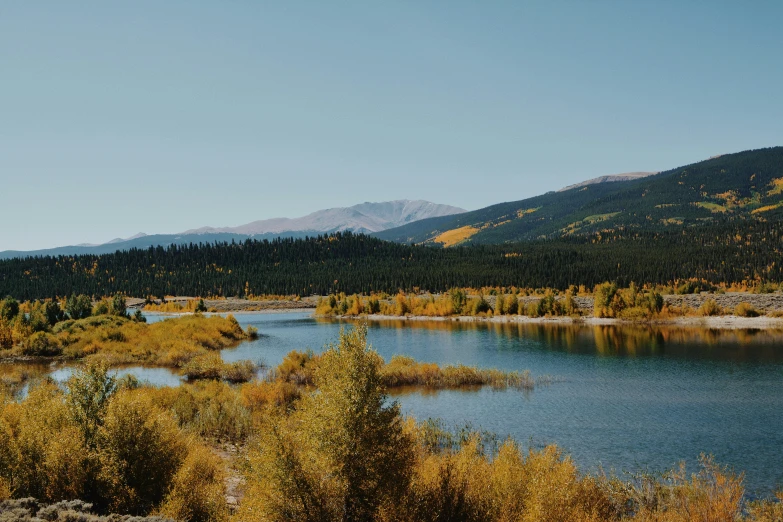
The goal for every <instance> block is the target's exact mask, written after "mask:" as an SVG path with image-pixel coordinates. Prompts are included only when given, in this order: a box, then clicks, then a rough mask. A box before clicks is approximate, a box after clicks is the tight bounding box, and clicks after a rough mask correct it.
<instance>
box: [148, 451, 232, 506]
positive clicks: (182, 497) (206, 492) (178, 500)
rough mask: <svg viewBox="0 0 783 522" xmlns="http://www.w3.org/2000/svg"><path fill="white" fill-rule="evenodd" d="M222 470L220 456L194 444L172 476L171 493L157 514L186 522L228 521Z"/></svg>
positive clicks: (223, 472)
mask: <svg viewBox="0 0 783 522" xmlns="http://www.w3.org/2000/svg"><path fill="white" fill-rule="evenodd" d="M224 479H225V470H224V465H223V462H222V461H221V459H220V457H218V456H217V455H215V454H214V453H212V452H211V451H209V450H208V449H207V448H205V447H204V446H201V445H199V444H193V445H192V447H191V448H190V451H189V452H188V456H187V457H186V458H185V461H184V462H183V463H182V466H181V467H180V468H179V470H178V471H177V474H176V475H174V480H173V484H172V488H171V492H170V493H169V494H168V496H167V498H166V501H165V502H164V504H163V506H162V507H161V509H160V514H161V515H162V516H164V517H169V518H172V519H174V520H186V521H188V522H220V521H223V520H227V519H228V509H227V506H226V499H225V496H224V493H225V485H224Z"/></svg>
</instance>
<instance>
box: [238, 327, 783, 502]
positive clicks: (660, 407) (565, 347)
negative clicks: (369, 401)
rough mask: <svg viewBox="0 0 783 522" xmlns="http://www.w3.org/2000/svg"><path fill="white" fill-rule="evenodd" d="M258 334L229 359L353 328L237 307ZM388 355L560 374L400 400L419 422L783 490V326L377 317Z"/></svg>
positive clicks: (593, 460) (617, 464)
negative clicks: (717, 469)
mask: <svg viewBox="0 0 783 522" xmlns="http://www.w3.org/2000/svg"><path fill="white" fill-rule="evenodd" d="M237 318H238V320H239V321H240V323H242V324H243V326H244V325H250V324H252V325H253V326H256V327H257V328H258V329H259V331H260V332H261V334H262V336H261V337H260V338H259V339H258V340H256V341H252V342H247V343H244V344H243V345H241V346H239V347H238V348H236V349H233V350H226V351H224V352H223V357H224V359H226V360H232V361H233V360H239V359H252V360H257V361H263V362H264V363H266V364H268V365H275V364H277V363H279V362H280V361H281V360H282V358H283V356H284V355H285V354H286V353H288V352H289V351H290V350H293V349H298V350H302V349H306V348H310V349H312V350H314V351H320V350H322V349H323V346H324V345H325V344H326V343H329V342H333V341H334V340H335V339H336V338H337V335H338V333H339V330H340V328H341V327H343V326H350V324H349V323H344V324H341V323H339V322H334V321H328V320H317V319H314V318H312V317H310V316H309V314H302V313H295V314H239V315H237ZM369 328H370V332H369V340H370V343H371V344H372V345H373V347H374V348H375V349H376V350H377V351H378V352H379V353H380V354H381V355H382V356H383V357H384V358H386V359H387V360H388V358H390V357H391V356H392V355H395V354H405V355H410V356H412V357H414V358H416V359H417V360H420V361H431V362H437V363H440V364H455V363H463V364H468V365H476V366H482V367H495V368H501V369H504V370H525V369H529V370H530V371H531V372H532V373H533V375H544V374H548V375H553V376H556V377H558V378H562V382H556V383H555V384H552V385H550V386H546V387H539V388H537V389H536V390H535V391H533V392H532V393H521V392H519V391H516V390H514V391H499V392H498V391H493V390H491V389H483V390H481V391H478V392H468V391H441V392H438V393H427V394H420V393H411V394H405V395H399V396H397V397H396V399H397V400H399V401H400V403H401V405H402V408H403V410H404V411H405V412H406V413H410V414H412V415H414V416H415V417H417V418H418V419H425V418H428V417H432V418H440V419H442V420H443V421H444V422H445V423H446V424H447V425H454V426H458V425H464V424H465V423H471V424H472V425H473V426H476V427H481V428H483V429H487V430H490V431H493V432H495V433H497V434H498V435H499V436H501V437H505V436H507V435H511V436H513V437H514V438H515V439H517V440H518V441H520V442H522V443H523V444H528V445H532V446H534V447H540V446H543V445H545V444H550V443H557V444H558V445H559V446H561V447H562V448H563V449H565V450H566V451H567V452H568V453H569V454H571V455H572V457H573V458H574V459H575V460H576V462H577V463H578V464H579V465H580V466H581V467H582V468H583V469H589V470H594V469H596V468H597V467H598V466H599V465H601V466H603V467H604V468H605V469H614V470H616V471H618V472H623V471H636V470H639V469H649V470H652V471H661V470H664V469H668V468H670V467H672V466H674V465H675V464H676V463H678V462H679V461H681V460H686V461H687V462H688V463H690V464H692V463H694V462H695V461H696V459H697V457H698V456H699V454H700V453H702V452H704V453H712V454H713V455H715V458H716V459H717V460H718V461H719V462H721V463H724V464H728V465H731V466H733V467H734V468H735V469H736V470H737V471H744V472H745V473H746V482H747V485H748V489H749V490H750V491H751V492H754V491H755V492H758V493H759V494H766V493H767V492H769V491H770V489H771V488H774V486H776V485H783V332H775V333H769V332H758V331H757V332H753V331H736V332H730V331H723V332H718V331H714V330H713V331H710V330H700V329H675V328H649V327H623V328H618V327H596V328H593V327H574V326H553V325H546V326H544V325H517V324H505V325H504V324H479V323H472V324H468V323H451V322H449V323H440V322H427V323H418V322H410V321H409V322H405V321H391V322H388V323H386V322H384V323H376V322H372V323H370V325H369Z"/></svg>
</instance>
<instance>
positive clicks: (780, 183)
mask: <svg viewBox="0 0 783 522" xmlns="http://www.w3.org/2000/svg"><path fill="white" fill-rule="evenodd" d="M770 185H772V188H771V189H770V190H769V191H768V192H767V196H774V195H776V194H783V178H775V179H773V180H772V182H771V183H770Z"/></svg>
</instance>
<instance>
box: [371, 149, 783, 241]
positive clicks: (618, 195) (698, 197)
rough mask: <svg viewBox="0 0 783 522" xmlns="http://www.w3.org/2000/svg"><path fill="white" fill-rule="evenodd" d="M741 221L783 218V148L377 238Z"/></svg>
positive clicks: (487, 237) (523, 235)
mask: <svg viewBox="0 0 783 522" xmlns="http://www.w3.org/2000/svg"><path fill="white" fill-rule="evenodd" d="M738 219H748V220H776V221H777V220H781V219H783V147H770V148H764V149H756V150H748V151H743V152H738V153H734V154H722V155H719V156H716V157H713V158H710V159H707V160H704V161H699V162H696V163H692V164H690V165H685V166H682V167H677V168H674V169H670V170H667V171H663V172H659V173H657V174H652V175H649V176H643V177H637V178H636V179H630V180H625V181H615V182H610V183H606V182H604V183H592V184H586V185H583V186H578V187H574V188H570V189H566V190H563V191H558V192H548V193H546V194H542V195H540V196H534V197H532V198H526V199H523V200H518V201H510V202H505V203H498V204H495V205H492V206H489V207H485V208H482V209H478V210H474V211H471V212H466V213H464V214H460V215H456V216H446V217H439V218H430V219H425V220H421V221H418V222H415V223H412V224H409V225H404V226H402V227H398V228H394V229H389V230H385V231H382V232H379V233H376V234H374V235H375V236H376V237H378V238H380V239H385V240H389V241H395V242H400V243H417V244H432V245H434V246H446V247H448V246H454V245H462V244H499V243H509V242H518V241H528V240H535V239H551V238H557V237H567V236H571V235H584V234H589V233H594V232H600V231H602V230H607V231H613V230H617V229H623V230H626V231H631V230H638V231H662V230H669V231H671V230H673V229H675V228H677V229H679V228H683V229H687V228H688V227H693V226H701V225H707V224H711V223H712V224H714V223H721V222H725V221H731V220H738Z"/></svg>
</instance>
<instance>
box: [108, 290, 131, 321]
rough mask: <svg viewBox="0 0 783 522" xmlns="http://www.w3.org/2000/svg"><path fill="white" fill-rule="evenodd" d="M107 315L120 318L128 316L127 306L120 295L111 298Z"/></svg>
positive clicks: (123, 297)
mask: <svg viewBox="0 0 783 522" xmlns="http://www.w3.org/2000/svg"><path fill="white" fill-rule="evenodd" d="M109 313H110V314H111V315H116V316H120V317H127V316H128V306H127V304H126V302H125V296H124V295H122V294H120V293H116V294H114V297H112V299H111V302H110V303H109Z"/></svg>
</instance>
